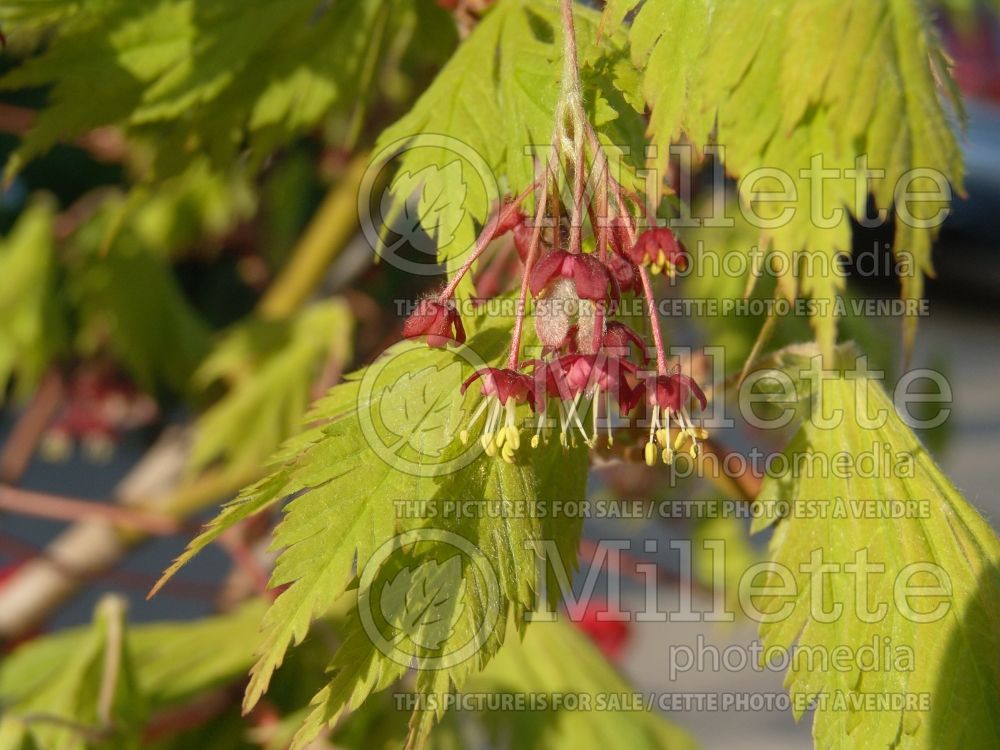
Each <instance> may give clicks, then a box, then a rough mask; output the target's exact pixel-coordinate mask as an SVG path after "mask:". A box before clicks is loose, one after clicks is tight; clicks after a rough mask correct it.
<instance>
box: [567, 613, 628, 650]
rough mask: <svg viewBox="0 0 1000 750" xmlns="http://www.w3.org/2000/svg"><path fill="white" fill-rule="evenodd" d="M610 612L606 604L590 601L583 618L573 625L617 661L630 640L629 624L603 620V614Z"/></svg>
mask: <svg viewBox="0 0 1000 750" xmlns="http://www.w3.org/2000/svg"><path fill="white" fill-rule="evenodd" d="M608 611H610V610H609V608H608V605H607V603H606V602H597V601H589V602H588V603H587V607H586V609H584V611H583V616H582V617H580V619H579V620H574V621H573V624H574V625H576V626H577V627H578V628H579V629H580V630H582V631H583V632H584V633H586V635H587V637H588V638H590V640H591V641H593V642H594V644H595V645H596V646H597V647H598V648H599V649H600V650H601V651H602V652H603V653H604V656H605V657H607V658H608V659H610V660H612V661H615V660H617V658H618V657H619V656H620V655H621V652H622V649H624V648H625V645H626V643H627V642H628V639H629V624H628V623H627V622H624V621H622V620H601V619H598V615H599V613H601V612H608Z"/></svg>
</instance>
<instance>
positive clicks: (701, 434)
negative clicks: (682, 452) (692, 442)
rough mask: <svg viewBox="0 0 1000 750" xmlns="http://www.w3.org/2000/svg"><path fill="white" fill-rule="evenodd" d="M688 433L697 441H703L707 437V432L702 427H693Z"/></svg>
mask: <svg viewBox="0 0 1000 750" xmlns="http://www.w3.org/2000/svg"><path fill="white" fill-rule="evenodd" d="M690 432H691V434H692V435H694V436H695V438H696V439H698V440H705V439H706V438H707V437H708V430H706V429H705V428H704V427H693V428H692V429H691V430H690Z"/></svg>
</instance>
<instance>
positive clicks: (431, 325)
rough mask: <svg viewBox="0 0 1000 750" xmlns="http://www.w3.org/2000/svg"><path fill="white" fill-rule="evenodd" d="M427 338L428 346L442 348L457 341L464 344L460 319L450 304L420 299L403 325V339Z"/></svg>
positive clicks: (463, 330) (463, 329)
mask: <svg viewBox="0 0 1000 750" xmlns="http://www.w3.org/2000/svg"><path fill="white" fill-rule="evenodd" d="M420 336H426V337H427V344H428V346H434V347H443V346H445V345H446V344H448V343H450V342H453V341H457V342H458V343H459V344H464V343H465V328H464V327H463V326H462V318H461V317H460V316H459V314H458V311H457V310H456V309H455V308H454V306H453V305H452V304H451V303H450V302H439V301H438V300H435V299H422V300H420V303H419V304H418V305H417V309H416V310H414V311H413V314H412V315H410V317H408V318H407V319H406V322H405V323H403V338H407V339H413V338H418V337H420Z"/></svg>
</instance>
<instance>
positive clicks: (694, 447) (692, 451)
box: [688, 443, 698, 458]
mask: <svg viewBox="0 0 1000 750" xmlns="http://www.w3.org/2000/svg"><path fill="white" fill-rule="evenodd" d="M688 453H690V454H691V458H698V444H697V443H691V448H690V450H688Z"/></svg>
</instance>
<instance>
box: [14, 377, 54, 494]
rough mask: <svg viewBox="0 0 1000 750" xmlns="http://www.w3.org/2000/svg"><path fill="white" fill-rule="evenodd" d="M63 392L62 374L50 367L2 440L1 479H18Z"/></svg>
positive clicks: (15, 481)
mask: <svg viewBox="0 0 1000 750" xmlns="http://www.w3.org/2000/svg"><path fill="white" fill-rule="evenodd" d="M63 392H64V389H63V382H62V376H61V375H60V374H59V372H58V371H57V370H55V369H53V370H50V371H49V372H48V374H46V376H45V377H44V378H43V379H42V382H41V384H40V385H39V386H38V390H37V391H35V395H34V396H33V397H32V399H31V403H30V404H28V407H27V408H26V409H25V410H24V412H22V414H21V416H20V417H18V420H17V423H16V424H15V425H14V429H13V430H11V432H10V436H9V437H8V438H7V441H6V442H5V443H4V446H3V451H2V452H0V482H3V483H5V484H17V483H18V482H19V481H21V477H22V476H23V474H24V471H25V469H27V468H28V464H29V463H30V461H31V457H32V456H33V455H34V454H35V450H36V449H37V448H38V443H39V442H40V441H41V439H42V436H43V435H44V434H45V428H46V427H47V426H48V424H49V422H50V421H51V419H52V417H53V416H55V413H56V411H57V410H58V409H59V406H60V404H61V403H62V399H63Z"/></svg>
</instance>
